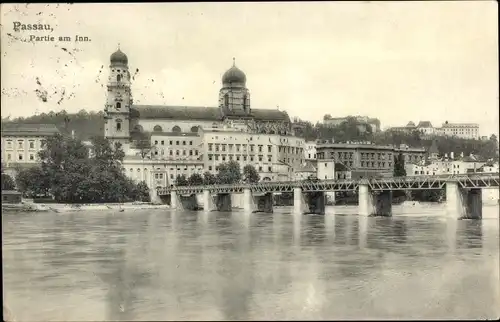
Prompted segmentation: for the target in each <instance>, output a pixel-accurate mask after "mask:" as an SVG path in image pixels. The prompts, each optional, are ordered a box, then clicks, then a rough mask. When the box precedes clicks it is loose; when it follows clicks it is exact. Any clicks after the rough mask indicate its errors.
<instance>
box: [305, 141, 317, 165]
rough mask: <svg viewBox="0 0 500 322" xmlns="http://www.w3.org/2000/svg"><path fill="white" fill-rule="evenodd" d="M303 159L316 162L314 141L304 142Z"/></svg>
mask: <svg viewBox="0 0 500 322" xmlns="http://www.w3.org/2000/svg"><path fill="white" fill-rule="evenodd" d="M304 159H305V160H307V161H316V159H317V158H316V141H307V142H305V148H304Z"/></svg>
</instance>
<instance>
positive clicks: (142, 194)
mask: <svg viewBox="0 0 500 322" xmlns="http://www.w3.org/2000/svg"><path fill="white" fill-rule="evenodd" d="M135 195H136V198H137V200H138V201H142V202H150V201H151V196H150V195H149V188H148V185H147V184H146V182H144V181H141V182H139V183H138V184H137V187H136V192H135Z"/></svg>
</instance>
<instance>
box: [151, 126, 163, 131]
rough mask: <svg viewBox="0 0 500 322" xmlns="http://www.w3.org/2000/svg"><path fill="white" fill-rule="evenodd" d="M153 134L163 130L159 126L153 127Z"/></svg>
mask: <svg viewBox="0 0 500 322" xmlns="http://www.w3.org/2000/svg"><path fill="white" fill-rule="evenodd" d="M153 132H163V129H162V128H161V126H159V125H155V127H154V128H153Z"/></svg>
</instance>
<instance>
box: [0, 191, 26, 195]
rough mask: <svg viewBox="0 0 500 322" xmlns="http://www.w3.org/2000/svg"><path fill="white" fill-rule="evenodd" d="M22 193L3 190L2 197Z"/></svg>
mask: <svg viewBox="0 0 500 322" xmlns="http://www.w3.org/2000/svg"><path fill="white" fill-rule="evenodd" d="M20 194H21V193H20V192H19V191H16V190H2V195H20Z"/></svg>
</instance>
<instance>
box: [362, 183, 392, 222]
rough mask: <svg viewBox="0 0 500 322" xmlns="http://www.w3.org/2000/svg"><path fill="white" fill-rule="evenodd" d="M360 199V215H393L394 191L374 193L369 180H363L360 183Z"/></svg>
mask: <svg viewBox="0 0 500 322" xmlns="http://www.w3.org/2000/svg"><path fill="white" fill-rule="evenodd" d="M358 199H359V205H358V211H359V215H360V216H386V217H390V216H392V191H390V190H383V191H380V192H377V193H373V192H372V191H370V187H369V185H368V182H367V181H365V180H363V181H361V183H360V184H359V190H358Z"/></svg>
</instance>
